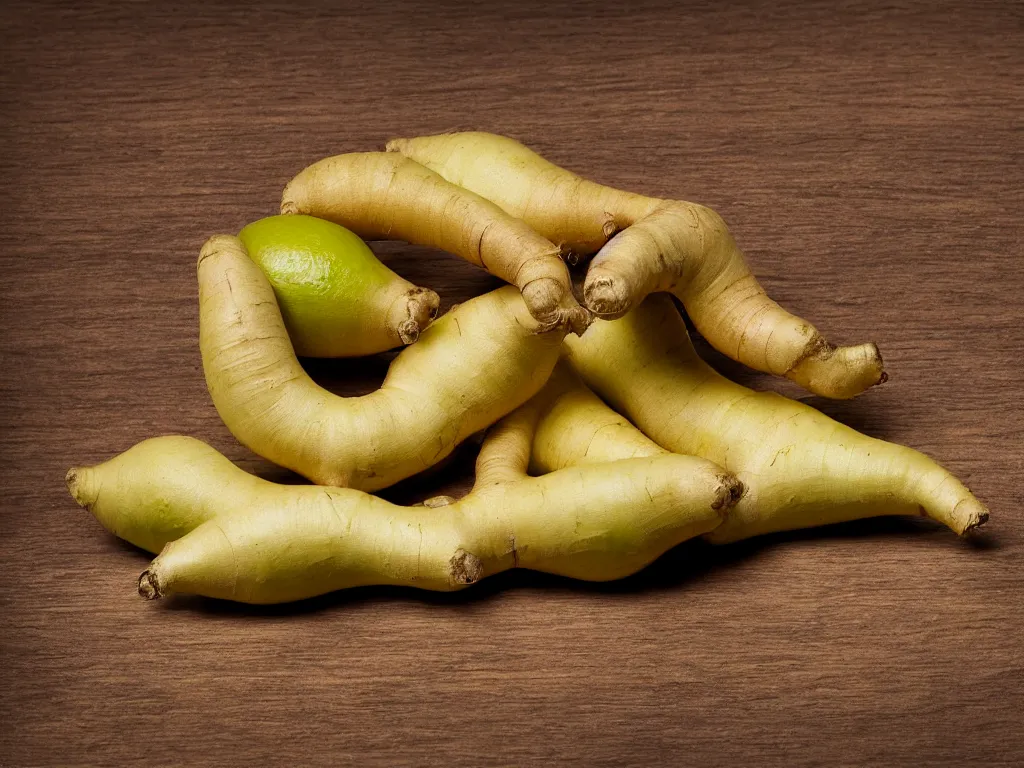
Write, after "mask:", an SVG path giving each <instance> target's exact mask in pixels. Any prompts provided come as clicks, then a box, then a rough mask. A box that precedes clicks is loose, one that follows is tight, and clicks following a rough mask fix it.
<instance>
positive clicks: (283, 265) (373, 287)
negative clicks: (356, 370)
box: [238, 216, 440, 357]
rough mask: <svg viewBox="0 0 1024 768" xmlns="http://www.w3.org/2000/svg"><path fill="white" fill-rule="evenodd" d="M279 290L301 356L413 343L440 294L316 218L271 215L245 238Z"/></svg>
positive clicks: (372, 350) (352, 236) (350, 352)
mask: <svg viewBox="0 0 1024 768" xmlns="http://www.w3.org/2000/svg"><path fill="white" fill-rule="evenodd" d="M238 239H239V240H241V242H242V244H243V245H244V246H245V249H246V252H247V253H248V254H249V257H250V258H251V259H252V260H253V261H255V262H256V263H257V264H259V266H260V269H262V270H263V273H264V274H265V275H266V276H267V279H268V280H269V281H270V284H271V285H272V286H273V288H274V295H275V296H276V297H277V303H278V306H279V307H280V308H281V314H282V316H283V317H284V323H285V327H286V328H287V329H288V335H289V337H290V338H291V340H292V345H293V346H294V347H295V353H296V354H298V355H300V356H302V357H361V356H364V355H373V354H376V353H378V352H384V351H385V350H388V349H393V348H394V347H400V346H403V345H405V344H412V343H413V342H414V341H416V339H418V338H419V335H420V332H421V331H422V330H424V329H425V328H426V327H427V326H428V325H429V324H430V321H431V320H432V319H433V318H434V317H436V316H437V308H438V305H439V303H440V302H439V300H438V296H437V294H436V293H434V292H433V291H431V290H429V289H427V288H420V287H419V286H416V285H413V284H412V283H410V282H409V281H408V280H405V279H404V278H402V277H399V276H398V275H396V274H395V273H394V272H392V271H391V270H390V269H388V268H387V267H386V266H384V265H383V264H382V263H381V262H380V261H378V259H377V257H376V256H375V255H374V254H373V251H371V250H370V248H369V246H367V245H366V243H364V242H363V241H362V240H361V239H359V237H358V236H357V235H355V234H354V233H352V232H350V231H348V230H347V229H345V228H344V227H341V226H339V225H338V224H335V223H333V222H330V221H325V220H323V219H317V218H315V217H313V216H269V217H267V218H265V219H260V220H259V221H254V222H252V223H251V224H249V225H247V226H246V227H245V228H243V229H242V231H241V232H239V233H238Z"/></svg>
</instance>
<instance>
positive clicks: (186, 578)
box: [68, 412, 742, 603]
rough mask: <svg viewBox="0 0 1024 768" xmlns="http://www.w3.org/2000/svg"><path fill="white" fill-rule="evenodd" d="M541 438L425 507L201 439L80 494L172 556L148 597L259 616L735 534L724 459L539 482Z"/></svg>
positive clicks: (153, 571)
mask: <svg viewBox="0 0 1024 768" xmlns="http://www.w3.org/2000/svg"><path fill="white" fill-rule="evenodd" d="M532 429H533V424H532V417H530V416H529V414H526V413H522V412H517V413H516V414H513V415H512V416H510V417H508V418H506V419H505V420H504V421H502V422H500V423H499V424H498V425H497V426H496V427H495V428H494V429H493V430H492V431H491V433H490V434H489V435H488V437H487V439H485V441H484V445H483V447H482V448H481V452H480V457H479V459H478V462H477V469H478V475H477V482H476V486H475V487H474V489H473V491H472V492H471V493H470V494H469V495H468V496H466V497H465V498H463V499H460V500H458V501H452V500H450V499H447V498H442V499H440V500H438V501H437V503H434V504H428V505H425V506H419V507H400V506H396V505H394V504H391V503H389V502H387V501H384V500H382V499H379V498H377V497H375V496H371V495H369V494H367V493H364V492H362V491H357V490H354V489H349V488H328V487H321V486H294V485H287V486H286V485H277V484H275V483H271V482H268V481H266V480H262V479H260V478H257V477H254V476H252V475H249V474H247V473H246V472H243V471H242V470H241V469H239V468H237V467H236V466H234V465H233V464H232V463H231V462H230V461H228V460H227V459H226V458H225V457H223V456H221V455H220V454H219V453H217V452H216V451H214V450H213V449H212V448H210V447H209V446H207V445H205V444H204V443H201V442H200V441H198V440H194V439H191V438H185V437H159V438H154V439H151V440H147V441H145V442H143V443H141V444H139V445H137V446H135V447H134V448H131V449H129V450H128V451H126V452H125V453H123V454H121V455H119V456H116V457H114V458H113V459H111V460H109V461H107V462H105V463H103V464H100V465H98V466H95V467H91V468H76V469H73V470H71V471H70V472H69V473H68V478H69V488H70V490H71V493H72V495H73V496H74V497H75V499H76V501H78V503H79V504H81V505H82V506H84V507H86V508H88V509H90V510H91V511H92V513H93V514H94V515H95V516H96V518H97V519H98V520H99V521H100V522H101V523H102V524H103V525H104V526H105V527H106V528H107V529H108V530H110V531H112V532H113V533H115V534H117V535H118V536H121V537H123V538H125V539H127V540H128V541H131V542H132V543H134V544H137V545H138V546H142V547H144V548H146V549H149V550H150V551H154V552H156V551H159V552H160V555H159V557H157V558H156V559H155V560H154V561H153V562H152V564H151V565H150V566H149V567H148V568H147V569H146V570H145V571H144V572H143V573H142V575H141V576H140V578H139V591H140V593H141V594H142V595H143V596H144V597H147V598H150V599H153V598H157V597H162V596H164V595H168V594H172V593H189V594H198V595H205V596H208V597H216V598H223V599H227V600H236V601H239V602H245V603H280V602H286V601H290V600H300V599H303V598H307V597H314V596H316V595H320V594H324V593H326V592H332V591H334V590H338V589H344V588H347V587H355V586H362V585H370V584H391V585H402V586H410V587H420V588H423V589H431V590H445V591H447V590H457V589H461V588H463V587H465V586H467V585H468V584H472V583H474V582H476V581H479V580H480V579H482V578H484V577H486V576H489V575H491V574H495V573H498V572H500V571H504V570H507V569H509V568H531V569H534V570H540V571H546V572H548V573H554V574H560V575H563V576H568V577H571V578H576V579H586V580H592V581H604V580H610V579H617V578H622V577H624V576H627V575H629V574H631V573H634V572H636V571H638V570H640V569H641V568H643V567H644V566H646V565H647V564H648V563H650V562H651V561H652V560H654V559H655V558H656V557H658V556H659V555H660V554H662V553H663V552H664V551H666V550H668V549H669V548H671V547H673V546H675V545H676V544H679V543H680V542H682V541H684V540H686V539H689V538H691V537H693V536H698V535H700V534H703V533H707V532H709V531H711V530H713V529H715V528H716V527H718V526H719V525H721V523H722V520H723V518H724V517H725V516H726V514H727V511H728V509H729V507H731V506H732V504H733V503H734V502H735V500H736V498H738V497H739V495H740V493H741V490H742V488H741V485H740V483H739V482H738V481H737V480H736V479H735V478H734V477H732V476H731V475H729V474H728V473H725V472H723V471H722V470H721V469H720V468H719V467H717V466H715V465H714V464H712V463H711V462H709V461H704V460H703V459H697V458H691V457H685V456H675V455H671V454H668V455H665V456H659V457H655V458H645V459H630V460H626V461H620V462H612V463H606V464H595V465H593V466H588V467H576V468H571V469H565V470H561V471H558V472H553V473H551V474H548V475H545V476H544V477H540V478H531V477H528V476H527V475H526V460H527V456H528V454H529V446H530V441H531V438H532Z"/></svg>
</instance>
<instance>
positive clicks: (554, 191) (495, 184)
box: [387, 133, 884, 398]
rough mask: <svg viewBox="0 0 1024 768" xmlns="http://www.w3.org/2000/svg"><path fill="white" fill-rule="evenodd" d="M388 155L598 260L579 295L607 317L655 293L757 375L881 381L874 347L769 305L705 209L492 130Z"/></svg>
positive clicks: (847, 390)
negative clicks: (640, 189)
mask: <svg viewBox="0 0 1024 768" xmlns="http://www.w3.org/2000/svg"><path fill="white" fill-rule="evenodd" d="M387 148H388V151H391V152H399V153H401V154H402V155H403V156H405V157H409V158H411V159H413V160H416V161H417V162H420V163H422V164H423V165H425V166H427V167H428V168H431V169H432V170H434V171H436V172H437V173H439V174H440V175H441V176H443V177H444V178H445V179H447V180H448V181H450V182H452V183H453V184H458V185H460V186H462V187H465V188H466V189H469V190H471V191H473V192H476V193H477V194H479V195H481V196H482V197H485V198H487V199H488V200H491V201H493V202H494V203H496V204H497V205H499V206H500V207H501V208H503V209H504V210H505V211H507V212H508V213H509V214H510V215H512V216H515V217H517V218H520V219H522V220H523V221H525V222H526V223H527V224H529V225H530V226H531V227H533V228H534V229H536V230H537V231H538V232H540V233H541V234H542V235H544V236H545V237H546V238H548V239H549V240H552V241H553V242H555V243H559V244H561V245H562V246H563V248H569V249H571V250H572V251H574V252H576V253H580V254H591V253H595V252H596V253H597V255H596V256H595V257H594V259H593V261H592V262H591V264H590V267H589V269H588V271H587V277H586V282H585V283H584V287H583V296H584V301H585V302H586V305H587V307H589V308H590V309H591V310H592V311H593V312H594V313H595V314H597V315H598V316H599V317H603V318H606V319H612V318H617V317H621V316H622V315H623V314H625V313H626V312H628V311H629V310H630V309H631V308H632V307H635V306H636V305H637V304H639V303H640V301H642V300H643V298H644V296H646V295H648V294H649V293H652V292H655V291H669V292H671V293H673V294H674V295H676V296H677V297H678V298H679V299H680V301H682V303H683V305H684V306H685V307H686V311H687V313H688V314H689V315H690V318H691V319H692V320H693V322H694V324H695V325H696V326H697V329H698V330H699V331H700V332H701V334H702V335H703V336H704V337H705V338H706V339H707V340H708V341H709V342H710V343H711V344H712V345H713V346H714V347H715V348H716V349H718V350H719V351H721V352H722V353H723V354H726V355H728V356H730V357H731V358H733V359H734V360H738V361H739V362H741V363H744V364H745V365H748V366H750V367H751V368H755V369H757V370H759V371H764V372H765V373H772V374H776V375H780V376H786V377H787V378H789V379H792V380H793V381H795V382H796V383H798V384H800V385H801V386H803V387H804V388H806V389H808V390H810V391H811V392H814V393H815V394H818V395H824V396H825V397H835V398H848V397H853V396H855V395H857V394H859V393H860V392H862V391H864V390H865V389H867V388H868V387H870V386H872V385H874V384H878V383H880V382H881V381H884V374H883V371H882V359H881V356H880V355H879V352H878V348H877V347H876V346H875V345H874V344H860V345H858V346H853V347H838V348H837V347H834V346H832V345H831V344H829V343H828V342H827V341H826V340H825V339H824V338H823V337H822V336H821V334H820V333H818V331H817V330H816V329H815V328H814V326H813V325H811V324H810V323H808V322H806V321H805V320H802V319H800V318H799V317H796V316H795V315H792V314H790V313H789V312H787V311H786V310H784V309H783V308H782V307H780V306H779V305H778V304H776V303H775V302H774V301H772V300H771V299H770V298H768V296H767V294H766V293H765V291H764V289H763V288H762V287H761V285H760V284H759V283H758V282H757V279H756V278H755V277H754V276H753V275H752V274H751V273H750V269H749V268H748V267H747V265H746V263H745V261H744V259H743V254H742V253H741V252H740V250H739V248H738V247H737V245H736V242H735V240H733V238H732V235H731V234H729V230H728V229H727V228H726V226H725V223H724V222H723V221H722V219H721V217H720V216H719V215H718V214H717V213H715V212H714V211H712V210H711V209H709V208H706V207H704V206H702V205H697V204H695V203H687V202H683V201H679V200H659V199H657V198H653V197H644V196H642V195H636V194H632V193H629V192H623V191H621V190H617V189H612V188H611V187H605V186H602V185H601V184H595V183H594V182H592V181H587V180H586V179H582V178H580V177H579V176H577V175H576V174H574V173H571V172H570V171H567V170H565V169H564V168H560V167H558V166H557V165H554V164H553V163H550V162H548V161H547V160H545V159H544V158H542V157H541V156H540V155H538V154H536V153H535V152H533V151H532V150H530V149H528V148H526V147H524V146H523V145H522V144H520V143H519V142H517V141H514V140H512V139H509V138H505V137H503V136H495V135H493V134H488V133H455V134H445V135H440V136H425V137H422V138H417V139H394V140H393V141H390V142H388V145H387ZM616 233H617V234H616Z"/></svg>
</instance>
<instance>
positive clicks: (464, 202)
mask: <svg viewBox="0 0 1024 768" xmlns="http://www.w3.org/2000/svg"><path fill="white" fill-rule="evenodd" d="M281 213H286V214H296V213H299V214H309V215H312V216H318V217H320V218H322V219H328V220H330V221H333V222H336V223H338V224H341V225H342V226H343V227H346V228H348V229H350V230H352V231H353V232H355V233H356V234H357V235H359V236H360V237H362V238H364V239H366V240H405V241H407V242H410V243H415V244H417V245H426V246H430V247H433V248H440V249H442V250H445V251H448V252H449V253H453V254H455V255H456V256H459V257H460V258H463V259H465V260H466V261H468V262H470V263H471V264H475V265H477V266H479V267H483V268H484V269H486V270H487V271H488V272H490V273H491V274H492V275H494V276H495V277H499V278H501V279H502V280H504V281H505V282H507V283H510V284H512V285H514V286H516V287H517V288H519V290H520V291H521V292H522V294H523V300H524V301H525V302H526V306H527V307H528V309H529V311H530V313H531V314H532V315H533V317H534V318H535V319H536V320H537V321H538V322H539V323H540V324H541V325H542V326H544V327H554V326H560V325H567V326H568V327H569V328H570V329H571V330H572V331H573V332H575V333H582V332H583V331H584V330H585V329H586V327H587V325H588V324H589V323H590V319H591V316H590V313H589V312H587V311H586V310H585V309H583V308H582V307H581V306H580V305H579V304H578V303H577V301H576V299H575V298H574V297H573V294H572V284H571V281H570V278H569V271H568V269H567V268H566V266H565V264H564V262H563V261H562V259H561V253H560V251H559V249H558V247H557V246H556V245H555V244H554V243H552V242H551V241H550V240H547V239H545V238H544V237H543V236H542V235H540V234H538V233H537V232H535V231H534V230H533V229H531V228H530V227H529V226H528V225H527V224H526V223H524V222H522V221H520V220H519V219H517V218H514V217H512V216H509V215H508V214H507V213H505V212H504V211H503V210H501V208H499V207H498V206H496V205H495V204H494V203H492V202H490V201H488V200H485V199H483V198H482V197H480V196H478V195H475V194H473V193H472V192H471V191H468V190H466V189H463V188H461V187H459V186H456V185H454V184H450V183H449V182H447V181H445V180H444V179H443V178H441V177H440V176H439V175H437V174H436V173H434V172H433V171H431V170H430V169H428V168H425V167H423V166H422V165H420V164H419V163H417V162H415V161H413V160H409V159H408V158H405V157H402V156H401V155H397V154H386V153H383V152H358V153H352V154H347V155H336V156H334V157H328V158H325V159H324V160H321V161H319V162H317V163H314V164H313V165H311V166H309V167H308V168H306V169H305V170H303V171H302V172H301V173H299V174H298V175H297V176H296V177H295V178H294V179H292V180H291V181H290V182H289V183H288V185H287V186H286V187H285V190H284V193H283V195H282V198H281Z"/></svg>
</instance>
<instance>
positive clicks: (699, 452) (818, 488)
mask: <svg viewBox="0 0 1024 768" xmlns="http://www.w3.org/2000/svg"><path fill="white" fill-rule="evenodd" d="M564 346H565V348H566V349H567V354H568V357H569V360H570V362H571V363H572V365H573V367H574V368H575V369H576V370H577V371H578V372H579V373H580V375H581V376H582V378H583V380H584V381H585V382H586V384H587V385H588V386H590V387H591V388H592V389H593V390H594V391H595V392H596V393H597V394H598V395H600V396H601V397H602V398H603V399H604V400H605V401H606V402H607V403H608V404H609V405H610V406H611V407H612V408H614V409H615V411H617V412H618V413H621V414H622V415H623V416H625V417H627V418H628V419H629V420H630V422H632V423H633V424H635V425H636V426H637V427H638V428H639V429H640V430H642V431H643V433H644V434H646V435H647V436H648V437H649V438H651V439H652V440H653V441H654V442H656V443H657V444H658V445H660V446H661V447H662V448H665V449H667V450H670V451H674V452H677V453H682V454H693V455H696V456H701V457H703V458H706V459H708V460H709V461H713V462H715V463H717V464H720V465H721V466H722V467H724V468H725V469H726V470H728V471H730V472H733V473H735V474H736V476H737V477H738V478H739V479H740V480H741V481H742V482H743V484H744V485H745V487H746V488H747V492H746V494H745V495H744V497H743V499H742V500H741V501H740V502H739V504H737V505H736V507H735V508H734V509H733V511H732V512H731V513H730V516H729V519H728V520H727V521H726V523H725V524H723V525H722V527H721V528H719V529H717V530H716V531H714V532H713V533H711V534H710V535H709V536H708V538H709V539H711V540H712V541H714V542H717V543H721V542H728V541H734V540H736V539H741V538H747V537H749V536H755V535H758V534H762V533H768V532H771V531H781V530H791V529H795V528H808V527H813V526H817V525H824V524H826V523H838V522H843V521H846V520H856V519H859V518H864V517H876V516H881V515H917V514H921V515H925V516H927V517H931V518H932V519H934V520H937V521H938V522H940V523H942V524H944V525H946V526H948V527H949V528H951V529H952V530H953V531H955V532H956V533H958V534H964V533H966V532H967V531H969V530H971V529H973V528H976V527H977V526H979V525H981V524H982V523H984V522H985V521H986V520H987V519H988V510H987V509H986V508H985V506H984V505H983V504H981V502H979V501H978V500H977V499H976V498H975V497H974V496H973V495H972V494H971V492H970V491H969V490H968V489H967V488H966V487H965V486H964V485H963V484H962V483H961V482H960V481H959V480H957V479H956V477H954V476H953V475H952V474H950V472H949V471H947V470H946V469H944V468H943V467H941V466H939V465H938V464H937V463H936V462H935V461H933V460H932V459H930V458H928V457H927V456H925V455H924V454H922V453H919V452H918V451H915V450H913V449H911V448H907V447H905V446H902V445H896V444H894V443H888V442H885V441H883V440H878V439H875V438H871V437H867V436H866V435H862V434H861V433H859V432H857V431H856V430H854V429H852V428H850V427H847V426H845V425H843V424H840V423H839V422H837V421H834V420H833V419H830V418H829V417H828V416H825V415H824V414H823V413H821V412H819V411H817V410H815V409H814V408H811V407H810V406H807V405H804V404H803V403H800V402H797V401H795V400H790V399H789V398H786V397H783V396H781V395H778V394H776V393H774V392H755V391H753V390H750V389H747V388H746V387H743V386H740V385H739V384H736V383H734V382H732V381H729V380H728V379H726V378H725V377H724V376H721V375H720V374H719V373H717V372H716V371H714V370H713V369H712V368H711V367H710V366H709V365H707V364H706V363H705V362H704V361H703V360H701V359H700V357H698V355H697V353H696V352H695V351H694V349H693V346H692V345H691V344H690V340H689V336H688V334H687V332H686V326H685V324H684V323H683V319H682V317H681V316H680V314H679V312H678V311H677V310H676V308H675V306H673V304H672V301H671V299H670V298H668V297H667V296H649V297H648V298H647V299H646V300H645V301H644V302H643V303H642V304H641V305H640V306H639V307H637V308H636V309H634V310H632V311H631V312H630V313H629V314H627V315H626V316H625V317H623V318H621V319H619V320H616V321H613V322H605V321H597V322H595V323H594V325H593V326H592V327H591V329H590V330H589V331H588V332H587V334H586V336H585V337H583V338H581V339H575V338H572V339H567V340H566V342H565V345H564ZM613 361H614V362H613ZM605 418H606V419H610V418H611V417H610V416H607V415H606V416H605ZM541 432H543V427H541V428H540V429H539V430H538V434H539V433H541ZM563 434H570V433H569V432H568V431H566V432H564V433H563ZM629 450H631V451H632V450H635V445H631V446H630V447H629ZM562 452H563V453H565V454H570V452H569V451H567V450H566V449H562ZM570 455H571V454H570Z"/></svg>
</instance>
